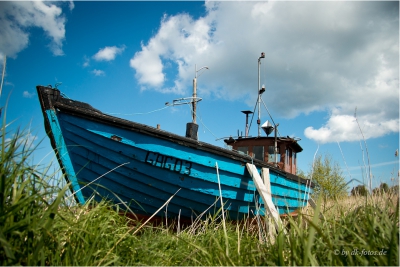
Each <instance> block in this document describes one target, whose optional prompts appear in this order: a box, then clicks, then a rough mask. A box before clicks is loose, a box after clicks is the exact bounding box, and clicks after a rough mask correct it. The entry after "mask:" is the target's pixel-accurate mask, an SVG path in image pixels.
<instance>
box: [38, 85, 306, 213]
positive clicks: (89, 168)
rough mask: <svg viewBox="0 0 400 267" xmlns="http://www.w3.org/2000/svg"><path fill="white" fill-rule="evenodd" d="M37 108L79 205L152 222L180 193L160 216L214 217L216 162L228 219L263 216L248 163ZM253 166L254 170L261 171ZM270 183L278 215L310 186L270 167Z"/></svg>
mask: <svg viewBox="0 0 400 267" xmlns="http://www.w3.org/2000/svg"><path fill="white" fill-rule="evenodd" d="M38 92H39V89H38ZM63 107H64V106H63ZM42 108H43V111H44V116H45V121H47V124H46V125H47V126H46V127H47V128H48V131H49V132H50V133H49V136H50V139H51V140H52V144H53V147H54V148H55V149H56V151H57V152H58V155H59V156H58V158H59V162H60V164H61V166H62V167H63V170H64V172H65V174H66V176H67V179H68V180H69V181H71V182H72V190H73V191H74V193H75V196H76V198H77V200H78V201H79V202H81V203H84V202H85V200H87V199H88V198H89V197H91V196H93V195H95V197H96V198H97V199H98V200H100V199H101V198H107V199H110V200H112V201H113V202H114V203H121V202H125V203H126V205H128V206H129V208H130V209H131V210H132V211H133V212H135V213H137V214H142V215H152V214H153V213H154V212H156V211H157V210H158V209H159V208H160V207H161V206H162V205H163V204H164V203H165V202H166V201H167V200H168V199H169V198H170V197H171V196H172V195H173V194H175V193H176V192H177V191H178V190H179V192H178V193H177V194H176V195H175V196H174V197H173V198H172V200H171V202H170V203H169V204H168V206H167V208H166V209H164V210H163V211H160V212H159V213H158V214H157V215H158V216H168V217H178V216H179V214H180V216H181V217H188V218H190V217H196V216H197V215H199V214H201V213H202V212H203V211H205V210H207V209H209V207H210V206H212V208H211V209H209V211H208V212H209V213H214V212H216V211H217V210H218V209H219V208H220V207H221V205H220V202H219V201H217V202H216V200H217V199H218V197H219V196H220V191H219V186H218V177H217V170H216V163H218V169H219V179H220V185H221V190H222V198H223V201H224V203H225V205H224V208H225V209H226V210H227V211H228V215H229V217H230V218H231V219H241V218H243V217H245V216H250V217H252V216H254V215H255V214H264V207H263V201H262V199H261V197H260V196H259V194H258V192H257V190H256V187H255V185H254V183H253V180H252V178H251V176H250V174H249V173H248V171H247V169H246V164H245V163H246V161H247V162H251V159H246V157H245V156H243V155H240V154H238V153H235V152H233V151H229V150H227V149H223V148H216V147H215V151H214V150H213V149H214V147H213V146H211V145H207V144H205V143H201V142H198V141H193V140H186V139H188V138H184V137H179V138H178V137H176V136H175V135H173V134H171V133H168V132H164V131H161V130H158V129H154V128H151V127H148V126H144V128H140V129H137V128H135V127H136V126H137V125H138V124H134V123H131V122H126V121H122V122H117V123H112V118H113V117H111V116H107V115H104V114H100V115H99V116H98V117H97V118H95V119H93V116H88V115H87V114H86V115H85V114H84V115H80V114H78V111H76V109H75V110H74V111H71V110H68V108H66V110H65V111H64V110H63V108H62V107H60V106H58V108H56V109H51V108H50V109H46V107H43V105H42ZM96 116H97V115H96ZM102 117H104V118H106V119H107V120H105V121H102V120H101V118H102ZM110 118H111V119H110ZM129 123H131V124H129ZM130 125H131V127H130ZM141 127H143V125H141ZM254 164H255V165H256V166H257V168H258V169H259V170H260V169H261V167H265V166H264V165H263V164H261V163H260V162H257V161H254ZM112 169H114V170H113V171H111V172H110V170H112ZM292 176H293V175H292ZM270 180H271V191H272V195H273V196H272V200H273V202H274V204H275V205H276V207H277V208H278V210H279V213H281V214H283V213H288V212H292V211H294V210H296V209H298V208H300V207H303V206H304V205H306V203H307V201H308V192H309V190H310V187H309V186H307V184H306V183H305V181H304V180H301V179H297V180H296V179H293V177H289V175H288V174H287V173H285V172H282V171H278V170H275V169H273V168H270Z"/></svg>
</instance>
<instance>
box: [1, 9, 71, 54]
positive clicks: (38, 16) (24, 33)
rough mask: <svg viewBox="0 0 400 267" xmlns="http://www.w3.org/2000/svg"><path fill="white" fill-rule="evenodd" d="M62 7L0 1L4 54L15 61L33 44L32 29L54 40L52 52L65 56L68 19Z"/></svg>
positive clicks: (51, 44)
mask: <svg viewBox="0 0 400 267" xmlns="http://www.w3.org/2000/svg"><path fill="white" fill-rule="evenodd" d="M57 5H59V3H50V2H42V1H0V53H2V54H5V55H7V56H10V57H15V56H16V55H17V54H18V52H20V51H21V50H23V49H24V48H25V47H27V45H28V43H29V33H28V29H29V27H39V28H42V29H43V30H44V32H45V33H46V34H47V36H48V37H49V38H50V40H51V41H50V44H49V47H50V50H51V51H52V53H53V54H54V55H57V56H59V55H63V54H64V53H63V50H62V42H63V41H64V39H65V17H64V16H63V15H62V9H61V7H59V6H57Z"/></svg>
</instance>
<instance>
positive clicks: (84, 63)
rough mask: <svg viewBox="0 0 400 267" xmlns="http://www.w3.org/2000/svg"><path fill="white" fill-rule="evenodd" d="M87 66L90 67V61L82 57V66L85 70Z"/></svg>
mask: <svg viewBox="0 0 400 267" xmlns="http://www.w3.org/2000/svg"><path fill="white" fill-rule="evenodd" d="M89 65H90V59H89V58H88V57H87V56H84V58H83V64H82V66H83V67H84V68H86V67H89Z"/></svg>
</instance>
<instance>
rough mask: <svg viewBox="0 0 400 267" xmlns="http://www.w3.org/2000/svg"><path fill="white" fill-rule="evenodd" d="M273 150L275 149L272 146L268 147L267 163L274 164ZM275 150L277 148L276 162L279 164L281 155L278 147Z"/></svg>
mask: <svg viewBox="0 0 400 267" xmlns="http://www.w3.org/2000/svg"><path fill="white" fill-rule="evenodd" d="M274 148H275V147H274V146H268V162H275V153H274ZM277 148H278V154H277V156H278V158H277V160H276V161H277V162H280V161H281V153H280V149H279V146H278V147H277Z"/></svg>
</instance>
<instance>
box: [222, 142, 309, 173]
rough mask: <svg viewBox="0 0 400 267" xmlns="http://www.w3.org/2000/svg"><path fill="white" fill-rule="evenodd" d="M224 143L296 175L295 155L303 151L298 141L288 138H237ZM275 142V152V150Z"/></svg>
mask: <svg viewBox="0 0 400 267" xmlns="http://www.w3.org/2000/svg"><path fill="white" fill-rule="evenodd" d="M224 141H225V143H226V144H227V145H228V146H230V147H232V149H233V150H237V151H239V152H240V153H244V154H247V155H249V156H250V157H253V158H255V159H258V160H262V161H264V162H267V163H270V164H272V165H274V166H276V167H278V168H279V169H281V170H284V171H286V172H288V173H291V174H296V165H297V154H298V153H300V152H301V151H303V148H302V147H301V146H300V145H299V144H298V142H297V141H298V140H297V139H294V138H290V137H277V138H276V139H275V138H274V137H239V138H237V139H234V138H232V137H231V138H229V139H225V140H224ZM275 141H276V147H277V149H276V150H277V151H276V153H275V152H274V150H275Z"/></svg>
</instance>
